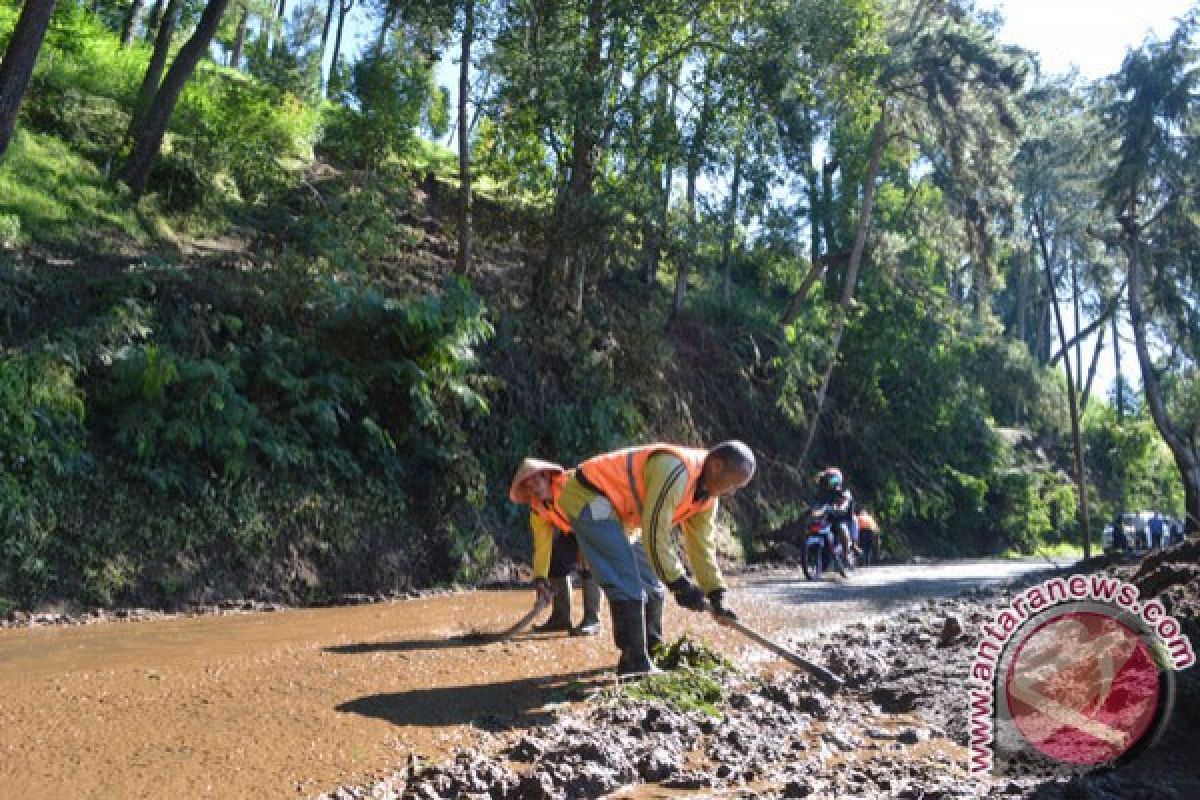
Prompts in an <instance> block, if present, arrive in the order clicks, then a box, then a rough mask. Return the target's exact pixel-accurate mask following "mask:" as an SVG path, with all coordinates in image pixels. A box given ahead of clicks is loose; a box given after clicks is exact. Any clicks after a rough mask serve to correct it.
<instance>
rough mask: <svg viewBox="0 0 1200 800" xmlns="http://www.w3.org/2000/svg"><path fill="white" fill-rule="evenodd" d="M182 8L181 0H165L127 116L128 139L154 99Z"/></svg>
mask: <svg viewBox="0 0 1200 800" xmlns="http://www.w3.org/2000/svg"><path fill="white" fill-rule="evenodd" d="M182 8H183V0H167V4H166V7H165V8H164V9H163V13H162V16H161V22H160V23H159V27H158V35H157V36H155V38H154V52H153V53H151V54H150V62H149V64H147V66H146V74H145V75H143V76H142V85H141V86H140V87H139V88H138V93H137V98H136V99H135V100H134V101H133V113H132V114H130V116H129V130H128V133H127V134H126V138H127V139H128V140H130V141H132V140H133V139H135V138H137V135H138V131H139V130H140V129H141V127H142V121H143V119H144V118H145V116H146V111H147V110H148V109H149V108H150V104H151V102H153V100H154V95H155V93H157V92H158V86H159V84H160V83H161V82H162V74H163V70H164V69H166V67H167V57H168V56H169V55H170V52H171V40H172V39H173V38H174V36H175V25H176V24H177V23H178V22H179V13H180V11H181V10H182Z"/></svg>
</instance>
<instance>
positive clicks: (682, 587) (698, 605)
mask: <svg viewBox="0 0 1200 800" xmlns="http://www.w3.org/2000/svg"><path fill="white" fill-rule="evenodd" d="M667 588H668V589H670V590H671V594H673V595H675V602H676V603H679V605H681V606H683V607H684V608H687V609H690V610H692V611H705V610H707V606H706V605H705V603H704V592H702V591H701V590H700V587H699V586H697V585H696V584H694V583H692V582H691V581H689V580H688V579H687V578H686V577H682V578H677V579H676V580H673V581H671V582H670V583H668V584H667Z"/></svg>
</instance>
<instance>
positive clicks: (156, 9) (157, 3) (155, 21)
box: [142, 0, 166, 44]
mask: <svg viewBox="0 0 1200 800" xmlns="http://www.w3.org/2000/svg"><path fill="white" fill-rule="evenodd" d="M165 4H166V0H154V5H152V6H150V16H148V17H147V18H146V27H145V29H144V30H143V31H142V39H143V40H144V41H145V42H146V43H147V44H154V40H155V39H156V38H157V37H158V28H159V26H160V25H162V15H163V6H164V5H165Z"/></svg>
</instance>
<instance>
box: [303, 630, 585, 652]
mask: <svg viewBox="0 0 1200 800" xmlns="http://www.w3.org/2000/svg"><path fill="white" fill-rule="evenodd" d="M562 636H566V634H562ZM552 638H555V637H553V636H538V635H530V634H528V633H526V634H521V635H519V636H510V637H508V638H506V639H504V638H499V637H498V635H497V634H492V633H475V634H471V633H462V634H455V635H451V636H443V637H440V638H437V639H399V640H397V641H393V642H355V643H354V644H339V645H334V646H331V647H324V648H321V649H322V650H324V652H326V653H333V654H334V655H339V656H359V655H365V654H367V653H411V652H415V651H417V650H450V649H454V648H459V647H485V646H487V645H489V644H500V643H504V642H510V643H511V642H523V641H528V640H539V639H552Z"/></svg>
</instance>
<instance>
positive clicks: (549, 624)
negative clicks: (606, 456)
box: [508, 458, 600, 636]
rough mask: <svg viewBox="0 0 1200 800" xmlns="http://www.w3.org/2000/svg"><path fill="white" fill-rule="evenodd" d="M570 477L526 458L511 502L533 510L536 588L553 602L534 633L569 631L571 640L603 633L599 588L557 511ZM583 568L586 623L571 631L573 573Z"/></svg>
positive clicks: (515, 480)
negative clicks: (574, 637) (547, 615)
mask: <svg viewBox="0 0 1200 800" xmlns="http://www.w3.org/2000/svg"><path fill="white" fill-rule="evenodd" d="M568 475H569V473H568V472H567V471H566V470H565V469H563V468H562V467H561V466H559V465H558V464H554V463H552V462H550V461H541V460H539V459H536V458H526V459H525V460H523V461H522V462H521V466H520V467H518V469H517V474H516V475H515V476H514V477H513V480H512V485H511V486H510V487H509V489H508V498H509V499H510V500H512V501H513V502H514V503H522V504H526V505H528V506H529V528H530V530H531V531H532V533H533V576H534V581H533V583H534V588H536V589H537V591H538V592H539V594H541V595H542V596H543V597H547V598H548V599H549V600H550V601H551V606H550V617H549V618H548V619H547V620H546V621H545V622H544V623H542V624H541V625H537V626H535V627H534V630H535V631H538V632H547V631H567V632H569V633H570V634H571V635H572V636H595V635H596V634H598V633H600V587H599V586H598V585H597V584H596V581H595V580H594V579H593V578H592V573H591V570H590V569H588V567H587V564H586V563H583V562H582V561H581V560H580V558H579V544H578V543H577V542H576V540H575V536H574V535H573V534H572V532H571V524H570V522H569V521H568V520H567V517H566V515H565V514H563V511H562V509H561V508H560V507H559V505H558V496H559V493H560V492H562V488H563V485H564V484H566V482H567V477H568ZM577 566H578V569H579V576H580V578H581V579H582V582H583V620H582V621H581V622H580V623H579V626H578V627H575V628H573V627H571V606H572V595H571V572H572V570H574V569H576V567H577Z"/></svg>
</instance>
